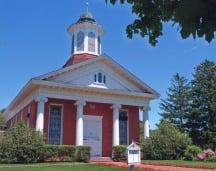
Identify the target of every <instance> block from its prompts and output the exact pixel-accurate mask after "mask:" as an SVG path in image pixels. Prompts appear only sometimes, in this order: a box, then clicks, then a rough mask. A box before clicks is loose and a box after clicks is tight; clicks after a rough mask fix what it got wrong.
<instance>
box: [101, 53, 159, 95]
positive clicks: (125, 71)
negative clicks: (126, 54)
mask: <svg viewBox="0 0 216 171" xmlns="http://www.w3.org/2000/svg"><path fill="white" fill-rule="evenodd" d="M102 56H103V58H107V59H108V61H109V62H111V63H112V64H114V65H116V66H117V67H118V68H120V69H121V70H122V72H124V73H125V74H127V75H128V76H130V78H131V79H133V80H135V81H136V82H138V83H139V84H140V85H142V87H143V88H145V89H147V90H148V91H150V92H152V93H153V94H154V96H155V98H159V97H160V94H159V93H158V92H157V91H155V90H154V89H152V88H151V87H150V86H148V85H147V84H146V83H144V82H143V81H142V80H140V79H139V78H138V77H137V76H135V75H134V74H133V73H131V72H130V71H129V70H127V69H126V68H125V67H123V66H122V65H120V64H119V63H117V62H116V61H115V60H113V59H112V58H111V57H109V56H108V55H106V54H103V55H102Z"/></svg>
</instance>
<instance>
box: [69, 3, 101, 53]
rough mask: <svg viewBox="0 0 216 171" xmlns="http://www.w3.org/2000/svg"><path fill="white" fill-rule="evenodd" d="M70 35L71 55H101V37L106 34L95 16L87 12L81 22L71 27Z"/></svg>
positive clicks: (82, 16)
mask: <svg viewBox="0 0 216 171" xmlns="http://www.w3.org/2000/svg"><path fill="white" fill-rule="evenodd" d="M68 33H69V34H70V35H71V36H72V47H71V55H76V54H92V55H96V56H99V55H100V54H101V36H102V35H103V34H104V30H103V28H102V27H101V26H100V25H99V24H97V23H96V21H95V19H94V17H93V15H92V14H91V13H90V12H89V11H88V6H87V10H86V12H85V13H83V14H82V15H81V16H80V18H79V20H78V21H77V22H76V23H74V24H72V25H70V26H69V28H68Z"/></svg>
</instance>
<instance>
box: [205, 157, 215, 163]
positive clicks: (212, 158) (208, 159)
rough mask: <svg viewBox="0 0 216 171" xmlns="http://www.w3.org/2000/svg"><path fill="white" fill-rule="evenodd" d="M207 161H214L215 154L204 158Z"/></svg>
mask: <svg viewBox="0 0 216 171" xmlns="http://www.w3.org/2000/svg"><path fill="white" fill-rule="evenodd" d="M205 161H207V162H216V156H211V157H208V158H206V159H205Z"/></svg>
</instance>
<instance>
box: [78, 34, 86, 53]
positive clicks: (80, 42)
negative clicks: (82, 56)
mask: <svg viewBox="0 0 216 171" xmlns="http://www.w3.org/2000/svg"><path fill="white" fill-rule="evenodd" d="M84 38H85V34H84V33H83V32H82V31H80V32H79V33H78V34H77V39H76V45H77V51H84Z"/></svg>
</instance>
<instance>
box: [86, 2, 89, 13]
mask: <svg viewBox="0 0 216 171" xmlns="http://www.w3.org/2000/svg"><path fill="white" fill-rule="evenodd" d="M88 8H89V3H88V2H86V12H87V13H88V12H89V9H88Z"/></svg>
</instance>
